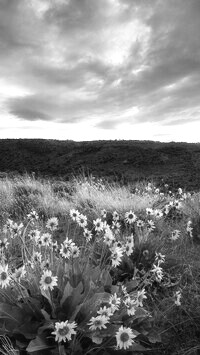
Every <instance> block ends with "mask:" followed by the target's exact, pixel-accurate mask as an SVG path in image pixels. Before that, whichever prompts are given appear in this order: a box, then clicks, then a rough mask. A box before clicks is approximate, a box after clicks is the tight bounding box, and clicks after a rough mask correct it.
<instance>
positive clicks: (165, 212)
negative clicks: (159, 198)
mask: <svg viewBox="0 0 200 355" xmlns="http://www.w3.org/2000/svg"><path fill="white" fill-rule="evenodd" d="M169 211H170V204H168V205H165V207H164V209H163V212H164V214H166V215H167V214H168V213H169Z"/></svg>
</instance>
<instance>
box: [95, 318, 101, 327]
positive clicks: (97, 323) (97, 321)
mask: <svg viewBox="0 0 200 355" xmlns="http://www.w3.org/2000/svg"><path fill="white" fill-rule="evenodd" d="M101 324H102V322H101V321H100V320H95V322H94V325H95V326H96V327H100V326H101Z"/></svg>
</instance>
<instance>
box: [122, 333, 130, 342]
mask: <svg viewBox="0 0 200 355" xmlns="http://www.w3.org/2000/svg"><path fill="white" fill-rule="evenodd" d="M120 340H121V341H122V342H123V343H125V342H126V341H128V340H129V335H128V334H127V333H122V334H121V335H120Z"/></svg>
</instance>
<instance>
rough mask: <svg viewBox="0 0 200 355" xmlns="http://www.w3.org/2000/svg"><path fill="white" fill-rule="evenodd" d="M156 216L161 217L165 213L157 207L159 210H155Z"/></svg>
mask: <svg viewBox="0 0 200 355" xmlns="http://www.w3.org/2000/svg"><path fill="white" fill-rule="evenodd" d="M154 216H155V217H156V218H161V217H162V216H163V213H162V211H161V210H159V209H157V210H154Z"/></svg>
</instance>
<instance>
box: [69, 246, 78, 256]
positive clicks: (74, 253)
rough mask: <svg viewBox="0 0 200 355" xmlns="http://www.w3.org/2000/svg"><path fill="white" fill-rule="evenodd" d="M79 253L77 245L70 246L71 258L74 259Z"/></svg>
mask: <svg viewBox="0 0 200 355" xmlns="http://www.w3.org/2000/svg"><path fill="white" fill-rule="evenodd" d="M79 254H80V249H79V247H77V245H72V246H71V255H70V256H71V257H72V258H73V259H75V258H78V256H79Z"/></svg>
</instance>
